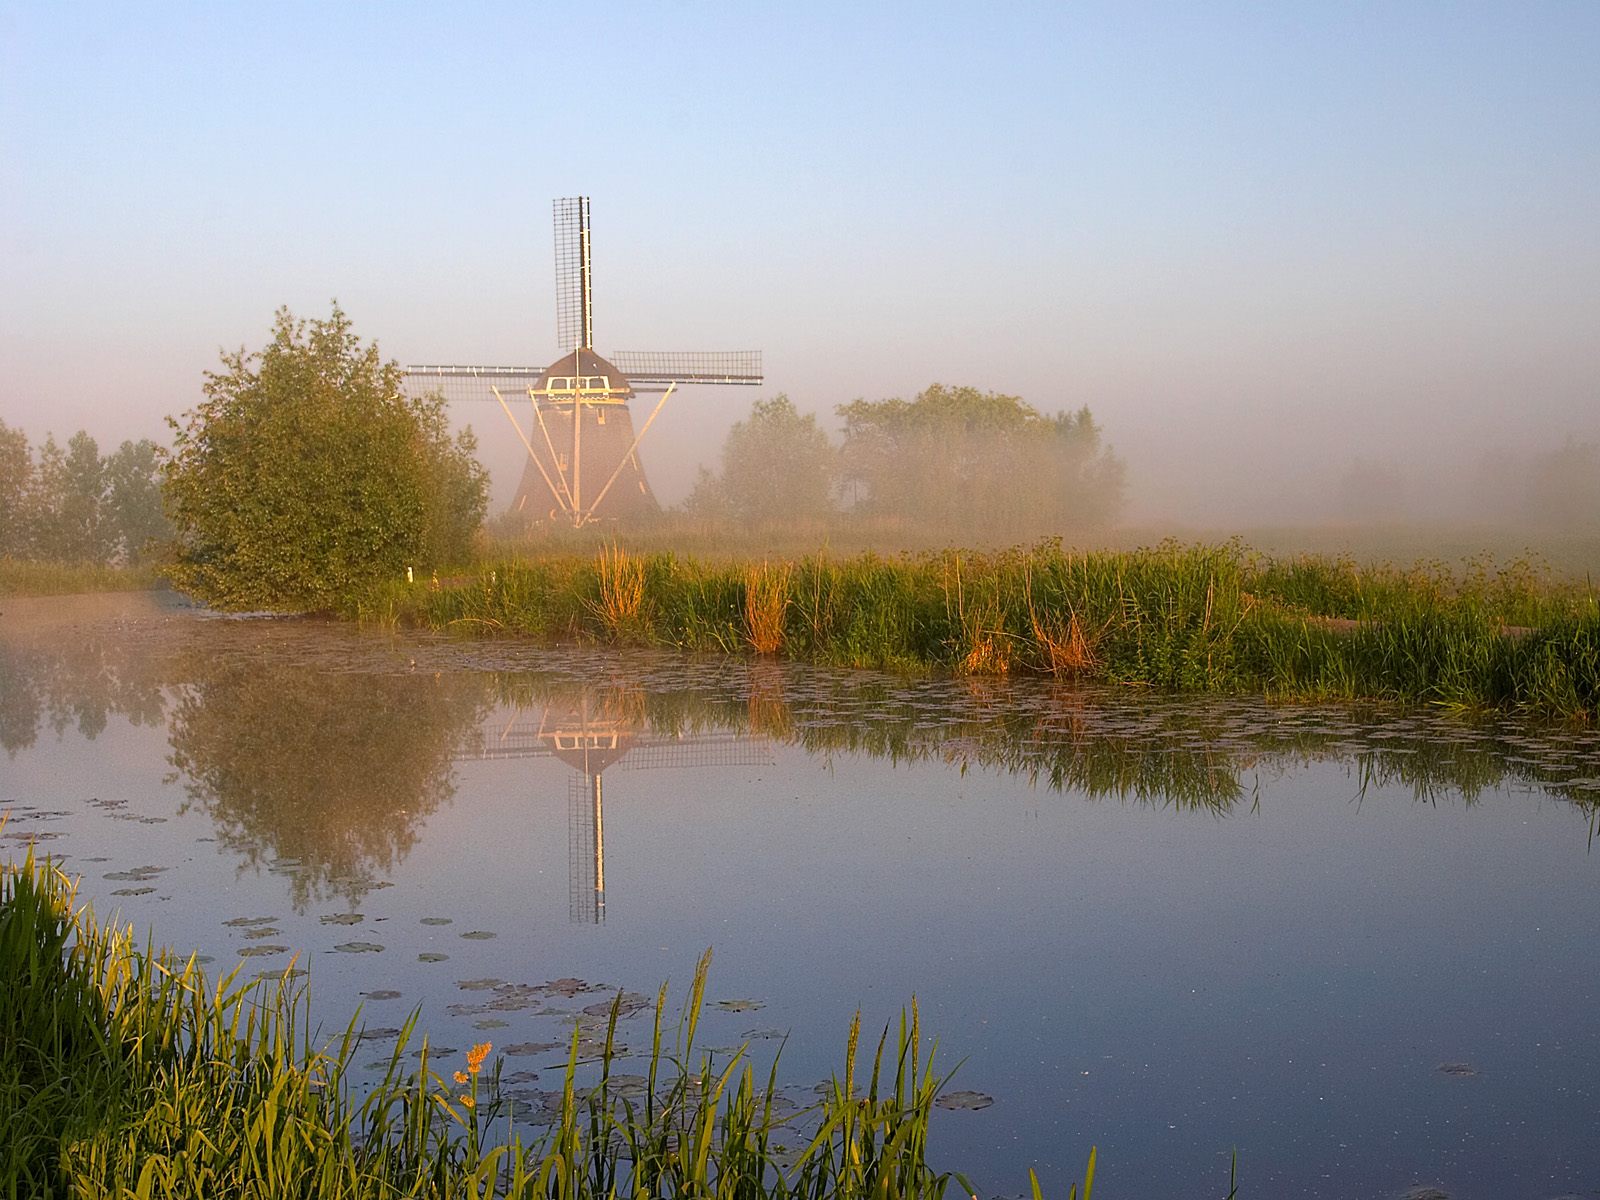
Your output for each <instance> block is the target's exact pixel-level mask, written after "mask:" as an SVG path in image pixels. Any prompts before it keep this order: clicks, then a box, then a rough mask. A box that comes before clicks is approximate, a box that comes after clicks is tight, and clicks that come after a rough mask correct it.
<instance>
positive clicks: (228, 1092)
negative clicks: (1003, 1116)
mask: <svg viewBox="0 0 1600 1200" xmlns="http://www.w3.org/2000/svg"><path fill="white" fill-rule="evenodd" d="M708 958H709V956H708ZM706 967H707V960H704V959H703V960H702V962H701V964H700V967H699V969H698V970H697V971H696V975H695V980H694V984H693V987H692V989H691V994H690V996H689V999H688V1001H687V1003H686V1004H685V1006H684V1010H683V1015H682V1017H681V1018H680V1019H679V1020H678V1022H677V1028H676V1034H675V1037H673V1039H672V1041H671V1043H670V1044H669V1042H668V1040H667V1039H668V1031H666V1030H665V1029H664V1011H665V1007H666V989H665V988H663V989H662V991H661V994H660V996H659V997H658V1000H657V1004H656V1009H655V1034H654V1039H653V1046H652V1050H651V1053H650V1055H649V1059H648V1062H647V1063H646V1064H645V1065H644V1068H643V1069H645V1070H647V1071H648V1075H647V1077H646V1082H645V1083H644V1084H643V1085H642V1086H640V1085H637V1084H633V1083H631V1082H627V1083H625V1082H624V1081H623V1079H622V1078H621V1077H620V1076H619V1077H616V1078H613V1072H612V1066H613V1054H612V1045H613V1042H612V1038H613V1034H614V1032H615V1028H616V1024H617V1019H618V1010H617V1007H616V1006H613V1009H612V1014H611V1021H610V1024H609V1026H608V1028H607V1030H606V1033H605V1049H604V1052H603V1054H602V1055H601V1058H600V1062H599V1065H598V1079H597V1080H596V1081H595V1082H594V1083H593V1085H592V1086H588V1087H583V1088H581V1089H580V1088H579V1087H578V1085H577V1082H576V1081H577V1077H578V1066H577V1056H578V1036H579V1035H578V1030H577V1029H575V1030H574V1035H573V1047H572V1053H571V1058H570V1059H569V1065H568V1068H567V1073H566V1079H565V1083H564V1087H563V1090H562V1093H561V1095H560V1098H559V1101H557V1102H555V1103H554V1104H553V1106H552V1109H551V1111H549V1112H548V1113H547V1114H546V1115H545V1118H544V1119H543V1120H542V1121H541V1122H540V1126H541V1129H542V1132H540V1133H537V1134H529V1135H527V1136H526V1137H525V1135H524V1133H523V1132H521V1130H522V1129H525V1128H526V1126H521V1127H519V1126H516V1125H514V1124H513V1118H514V1117H515V1116H516V1114H515V1112H513V1111H512V1106H511V1103H510V1101H509V1100H508V1099H506V1098H504V1097H502V1095H501V1092H500V1087H499V1071H498V1068H497V1067H489V1066H488V1064H487V1058H488V1054H489V1052H490V1047H488V1046H487V1045H485V1046H480V1047H475V1048H474V1049H473V1051H472V1052H470V1053H469V1054H468V1055H467V1058H466V1061H464V1062H447V1063H443V1064H437V1070H438V1071H440V1072H447V1073H448V1075H449V1077H448V1078H446V1077H445V1075H443V1074H439V1073H436V1065H435V1064H432V1063H430V1061H429V1057H428V1054H427V1043H426V1041H424V1042H423V1044H422V1056H421V1059H420V1062H419V1063H418V1065H416V1066H415V1067H411V1066H408V1065H403V1064H405V1063H406V1060H407V1059H408V1058H409V1057H410V1055H409V1051H408V1042H409V1041H410V1039H411V1024H408V1026H407V1029H406V1030H405V1031H404V1032H403V1033H402V1035H401V1037H400V1039H399V1041H398V1044H397V1045H396V1046H395V1048H394V1049H393V1051H392V1053H391V1056H390V1058H389V1062H388V1067H387V1071H386V1072H385V1073H384V1075H383V1076H382V1078H381V1079H380V1080H379V1081H378V1082H377V1083H376V1084H375V1085H371V1086H370V1087H369V1088H363V1089H360V1090H358V1089H357V1087H356V1085H355V1083H354V1082H353V1076H354V1073H355V1067H354V1064H353V1057H354V1055H355V1052H356V1049H357V1047H358V1045H359V1044H360V1037H359V1031H358V1029H357V1027H356V1025H355V1024H354V1023H352V1025H351V1026H350V1028H349V1029H347V1030H346V1031H345V1032H344V1033H343V1034H342V1036H338V1037H336V1038H334V1039H333V1040H332V1042H331V1043H329V1044H326V1045H324V1044H322V1043H321V1042H320V1041H319V1038H318V1036H317V1035H316V1034H315V1033H314V1031H313V1030H312V1029H311V1028H310V1027H309V1024H308V1020H307V1012H306V1004H305V996H306V993H305V991H304V990H303V989H302V988H298V987H295V986H292V985H291V984H290V983H289V981H288V979H287V977H285V978H284V979H282V980H278V981H268V982H262V983H256V984H243V983H240V982H239V981H238V979H237V977H236V975H230V976H227V977H225V978H223V979H222V980H221V981H219V982H214V981H211V980H208V979H207V978H206V976H205V974H204V972H203V971H202V970H201V969H200V967H199V966H198V965H197V964H196V962H195V961H194V960H193V959H190V960H188V961H182V960H179V959H176V958H173V957H171V956H170V955H167V954H164V953H159V952H156V951H154V950H152V949H150V948H148V947H144V948H141V946H140V945H139V944H138V943H136V942H135V941H134V940H133V938H132V935H131V933H130V932H128V931H126V930H122V929H118V928H114V927H110V926H106V925H103V924H100V923H98V922H96V921H95V919H94V917H93V916H92V914H90V913H89V912H88V911H87V910H86V909H83V908H80V907H77V906H76V901H75V894H74V888H73V885H72V884H71V882H70V881H69V880H67V879H66V877H65V876H63V875H62V874H61V873H60V872H59V871H58V870H56V869H54V868H53V867H51V866H50V865H48V864H39V863H36V862H35V860H34V858H33V856H32V854H31V852H30V853H29V855H28V857H27V858H26V859H25V860H24V862H23V863H22V864H20V866H14V867H13V866H7V867H3V868H0V980H3V981H4V986H3V987H0V1129H4V1130H5V1131H6V1136H5V1137H4V1138H0V1195H5V1196H8V1197H28V1198H30V1200H34V1198H48V1197H55V1196H62V1197H65V1196H73V1197H101V1196H106V1197H110V1196H116V1197H123V1196H128V1197H174V1198H175V1197H185V1198H188V1197H194V1198H198V1197H202V1196H230V1197H260V1198H262V1200H268V1198H270V1200H282V1198H284V1197H296V1196H298V1197H317V1198H318V1200H338V1198H344V1197H373V1198H377V1197H384V1198H393V1197H402V1196H405V1197H413V1196H414V1197H439V1198H455V1197H461V1198H463V1200H464V1198H467V1197H471V1198H472V1200H487V1198H488V1197H526V1198H528V1200H532V1198H534V1197H539V1198H540V1200H566V1198H571V1200H584V1198H589V1197H594V1198H596V1200H600V1198H606V1197H613V1196H617V1195H631V1196H634V1197H636V1198H650V1197H669V1196H670V1197H682V1196H729V1197H734V1196H737V1197H749V1198H751V1200H765V1198H767V1197H772V1198H774V1200H777V1198H782V1200H787V1198H789V1197H796V1198H800V1197H804V1198H808V1200H848V1198H854V1197H863V1198H864V1197H883V1198H886V1200H887V1198H888V1197H907V1198H913V1197H927V1198H929V1200H938V1198H939V1197H941V1196H943V1195H944V1194H945V1191H946V1189H947V1188H949V1187H950V1185H951V1184H952V1183H955V1184H957V1185H958V1186H960V1187H961V1189H962V1194H969V1193H970V1191H971V1189H970V1188H969V1187H968V1186H967V1184H966V1183H965V1181H964V1180H962V1179H961V1178H960V1177H959V1176H956V1175H952V1174H949V1173H943V1172H939V1171H936V1170H934V1169H933V1167H931V1166H930V1165H929V1163H928V1145H927V1135H928V1126H929V1120H930V1117H931V1113H932V1107H933V1103H934V1100H935V1098H936V1097H937V1095H938V1093H939V1090H940V1088H941V1086H942V1085H943V1083H944V1078H942V1077H940V1076H939V1075H938V1074H937V1073H936V1072H935V1070H934V1067H933V1061H932V1053H931V1052H930V1051H927V1050H926V1049H925V1047H924V1046H923V1042H922V1036H921V1031H920V1029H919V1028H918V1025H917V1019H916V1011H915V1008H914V1007H913V1009H912V1011H911V1013H910V1014H909V1015H907V1016H903V1017H902V1020H901V1022H900V1026H899V1030H898V1033H897V1035H896V1036H894V1037H891V1035H890V1032H889V1031H888V1030H886V1031H885V1032H884V1036H883V1038H882V1039H880V1040H879V1042H878V1044H877V1049H876V1052H875V1053H874V1054H873V1056H872V1063H871V1067H870V1070H863V1071H862V1072H861V1074H860V1075H859V1076H858V1074H857V1058H858V1045H857V1042H858V1038H859V1034H860V1030H859V1023H858V1024H857V1026H856V1027H853V1028H852V1029H851V1031H850V1036H849V1041H848V1045H847V1048H846V1054H845V1066H844V1072H843V1074H842V1076H840V1077H838V1078H835V1079H834V1080H833V1081H832V1082H831V1084H830V1085H829V1086H828V1088H827V1089H825V1091H826V1094H825V1095H824V1096H823V1097H822V1099H821V1100H820V1101H819V1102H818V1103H817V1104H815V1105H813V1106H812V1107H811V1108H809V1109H807V1110H805V1111H804V1112H802V1113H801V1114H798V1115H797V1116H786V1117H780V1116H779V1115H778V1114H777V1112H776V1110H775V1107H774V1104H773V1097H774V1093H775V1090H776V1087H775V1075H776V1066H774V1067H773V1070H772V1073H771V1074H769V1075H768V1076H767V1077H766V1078H765V1079H764V1080H762V1079H759V1078H758V1077H757V1076H756V1075H755V1074H754V1072H753V1071H752V1070H751V1068H750V1066H749V1064H748V1063H747V1062H746V1061H745V1060H744V1058H743V1056H742V1053H736V1054H734V1055H732V1056H731V1057H729V1058H727V1059H726V1061H721V1062H717V1061H713V1059H712V1058H711V1057H710V1056H709V1055H708V1054H704V1053H701V1052H699V1051H698V1050H697V1049H696V1048H695V1045H694V1038H695V1032H696V1024H697V1021H698V1017H699V1013H700V1006H701V1002H702V999H703V996H704V988H705V978H706ZM414 1022H415V1018H414V1017H413V1022H412V1023H413V1024H414ZM863 1057H864V1056H863ZM1092 1173H1093V1156H1092V1155H1091V1157H1090V1176H1091V1178H1092ZM1089 1190H1090V1184H1089V1180H1088V1179H1086V1180H1085V1182H1084V1188H1083V1195H1084V1197H1085V1198H1087V1197H1088V1195H1089ZM1035 1192H1036V1194H1037V1184H1035ZM1070 1194H1072V1195H1075V1194H1076V1188H1074V1189H1073V1190H1072V1193H1070Z"/></svg>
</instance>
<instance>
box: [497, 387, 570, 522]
mask: <svg viewBox="0 0 1600 1200" xmlns="http://www.w3.org/2000/svg"><path fill="white" fill-rule="evenodd" d="M489 390H490V391H491V392H493V393H494V398H495V399H496V400H498V401H500V407H501V408H502V409H504V410H505V414H506V420H508V421H510V422H511V428H513V429H515V430H516V431H517V440H518V441H520V442H521V443H522V448H523V449H524V450H526V451H527V452H528V461H529V462H531V463H532V464H533V465H534V466H536V467H538V468H539V475H540V477H541V478H543V480H544V485H545V487H547V488H549V489H550V494H551V495H552V496H554V497H555V500H556V503H557V504H558V505H561V504H563V501H562V499H561V493H560V492H558V491H556V485H555V484H554V483H552V482H551V481H550V475H549V473H548V472H547V471H546V470H545V469H544V464H543V463H541V462H540V461H539V456H538V455H537V454H535V453H534V452H533V443H532V442H530V441H529V440H528V438H527V435H526V434H524V433H523V432H522V425H521V423H520V422H519V421H518V420H517V418H516V415H515V414H514V413H512V411H511V406H510V405H509V404H507V403H506V398H505V397H504V396H502V395H501V394H500V389H499V388H497V387H491V388H490V389H489ZM533 411H534V414H535V415H537V414H538V412H539V408H538V406H537V405H535V406H534V410H533ZM539 423H540V425H541V426H542V425H543V424H544V422H543V421H540V422H539ZM545 436H546V438H547V439H548V437H549V435H548V434H546V435H545Z"/></svg>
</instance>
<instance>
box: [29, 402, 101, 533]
mask: <svg viewBox="0 0 1600 1200" xmlns="http://www.w3.org/2000/svg"><path fill="white" fill-rule="evenodd" d="M105 499H106V473H105V462H104V461H103V460H102V459H101V457H100V447H99V445H98V444H97V443H96V442H95V440H94V438H92V437H90V436H89V435H88V434H87V433H85V432H83V431H82V430H79V431H78V432H77V433H75V434H73V435H72V437H71V439H70V440H69V441H68V442H67V447H66V449H65V450H63V449H62V448H61V447H60V446H58V445H57V444H56V440H55V438H54V437H48V436H47V437H46V438H45V440H44V445H43V446H41V447H40V448H39V464H38V467H37V468H36V469H35V471H34V474H33V487H32V491H31V496H30V498H29V508H30V509H31V510H32V511H31V524H32V536H31V537H30V539H29V540H30V544H31V553H32V555H33V557H35V558H44V559H54V560H56V561H58V562H73V563H105V562H108V561H110V558H111V550H112V541H113V536H112V529H111V524H110V521H109V520H108V519H107V517H108V513H107V511H106V503H105Z"/></svg>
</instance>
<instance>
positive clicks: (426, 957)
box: [417, 952, 450, 962]
mask: <svg viewBox="0 0 1600 1200" xmlns="http://www.w3.org/2000/svg"><path fill="white" fill-rule="evenodd" d="M449 957H450V956H449V955H448V954H434V953H431V952H430V953H424V954H419V955H417V961H418V962H444V960H445V959H447V958H449Z"/></svg>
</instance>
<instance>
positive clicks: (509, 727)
mask: <svg viewBox="0 0 1600 1200" xmlns="http://www.w3.org/2000/svg"><path fill="white" fill-rule="evenodd" d="M534 711H537V713H538V715H537V718H535V717H533V716H532V715H531V713H532V712H534ZM502 712H504V710H502ZM459 757H460V758H462V759H505V758H555V759H559V760H560V761H562V762H564V763H566V764H567V766H569V767H571V768H572V771H573V774H572V775H571V777H570V778H569V779H568V781H567V892H568V915H569V916H570V918H571V919H572V920H573V921H575V922H578V923H582V924H592V925H603V924H604V923H605V919H606V840H605V780H604V775H605V772H606V771H608V770H612V769H615V770H618V771H656V770H665V769H671V768H685V767H735V766H769V765H771V763H772V761H773V747H772V742H771V741H770V740H769V739H767V738H766V737H764V736H761V735H759V734H744V733H737V732H715V733H680V732H663V731H660V730H657V729H654V728H653V727H652V726H651V725H650V722H649V719H648V717H647V716H646V713H645V695H644V693H643V692H642V691H638V690H635V689H617V690H609V691H602V690H600V689H594V690H584V691H581V692H580V693H578V694H577V695H576V696H572V697H562V698H559V699H552V700H551V701H550V702H548V703H547V704H546V705H545V706H544V707H543V708H542V709H537V710H532V709H529V708H525V707H522V706H518V707H516V708H513V709H512V710H511V712H510V714H509V716H504V715H502V716H500V717H499V718H498V719H491V720H490V721H489V722H487V723H486V724H485V725H484V726H483V727H482V728H481V729H480V731H479V737H478V739H477V740H476V741H475V742H474V743H473V744H472V747H471V749H469V750H468V751H466V752H464V753H463V754H461V755H460V756H459Z"/></svg>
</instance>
